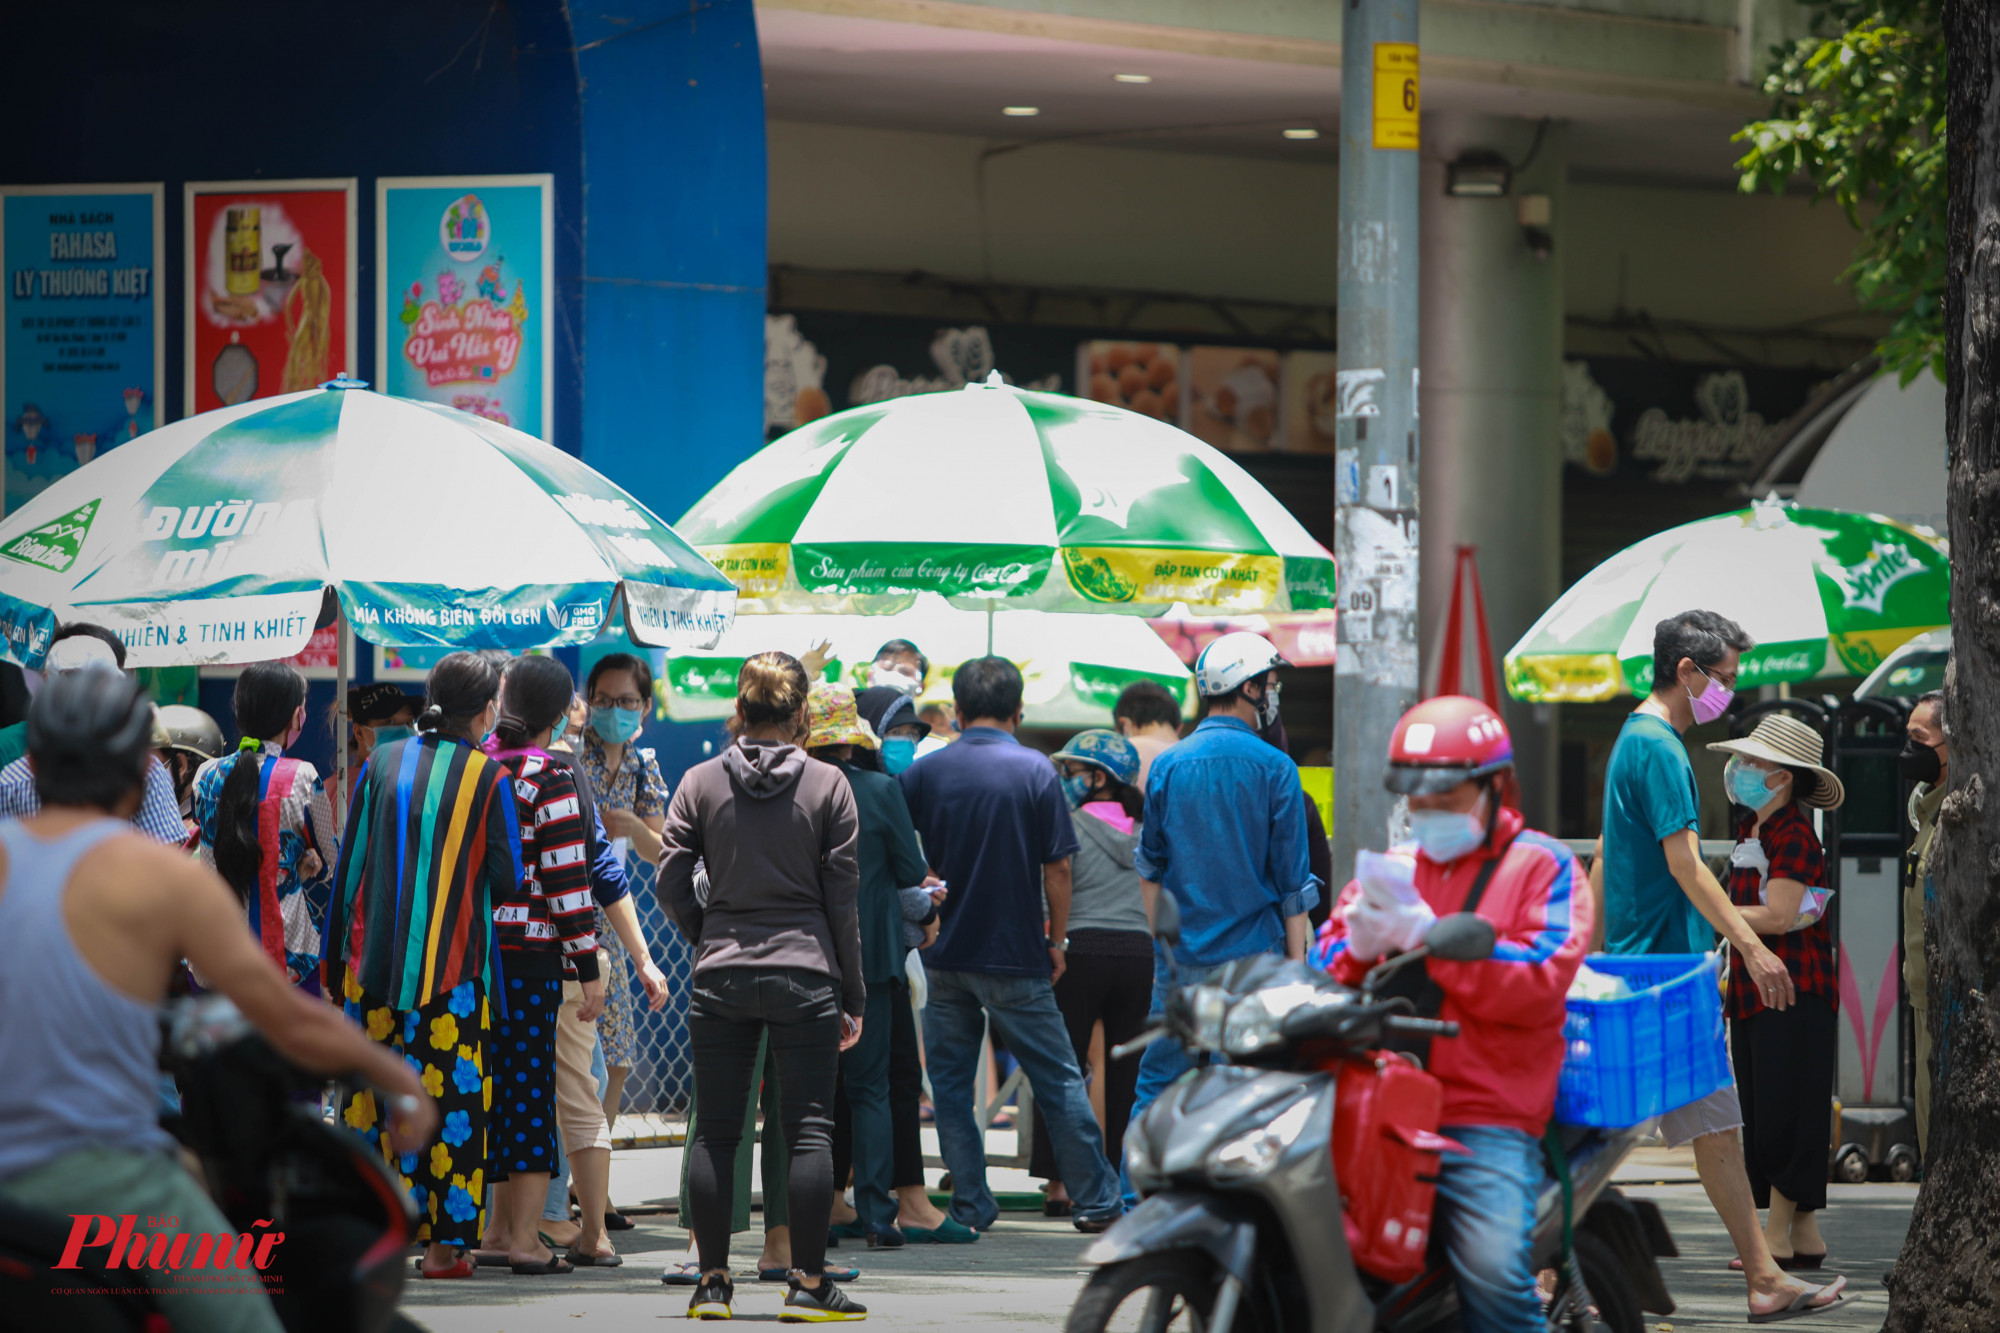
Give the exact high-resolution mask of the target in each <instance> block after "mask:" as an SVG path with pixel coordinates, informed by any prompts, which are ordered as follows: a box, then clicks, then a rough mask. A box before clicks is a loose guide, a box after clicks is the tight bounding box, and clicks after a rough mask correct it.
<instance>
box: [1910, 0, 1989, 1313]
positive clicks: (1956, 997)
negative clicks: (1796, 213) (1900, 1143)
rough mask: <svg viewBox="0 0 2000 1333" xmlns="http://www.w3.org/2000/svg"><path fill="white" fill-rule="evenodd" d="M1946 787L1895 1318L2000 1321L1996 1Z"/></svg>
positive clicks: (1953, 58) (1957, 220)
mask: <svg viewBox="0 0 2000 1333" xmlns="http://www.w3.org/2000/svg"><path fill="white" fill-rule="evenodd" d="M1945 52H1946V61H1947V68H1948V70H1949V79H1950V85H1949V98H1948V101H1947V105H1946V124H1947V126H1948V130H1947V133H1948V136H1949V151H1950V172H1951V195H1950V205H1949V208H1948V209H1947V212H1946V231H1947V236H1948V245H1949V268H1948V271H1947V276H1946V286H1945V336H1946V369H1947V372H1948V375H1947V381H1948V382H1947V386H1946V397H1945V401H1946V409H1945V437H1946V439H1947V441H1948V442H1949V449H1950V454H1949V457H1950V477H1949V480H1948V482H1947V486H1946V496H1945V507H1946V510H1947V512H1948V514H1949V515H1950V523H1951V625H1952V653H1951V665H1950V667H1949V669H1948V670H1947V671H1946V673H1945V718H1946V723H1947V726H1948V728H1949V738H1950V750H1949V753H1950V755H1951V772H1950V779H1951V781H1950V789H1949V791H1948V793H1947V795H1946V796H1945V800H1944V806H1943V809H1942V810H1941V811H1940V813H1939V817H1938V850H1937V852H1936V855H1935V865H1934V874H1935V883H1936V897H1935V900H1934V902H1933V903H1932V905H1931V908H1930V910H1929V914H1928V917H1927V919H1926V921H1925V924H1924V941H1925V952H1926V953H1927V955H1928V960H1927V961H1928V963H1929V966H1930V975H1931V991H1930V994H1931V1008H1930V1021H1931V1032H1932V1038H1933V1042H1934V1044H1935V1054H1934V1057H1933V1058H1934V1059H1935V1061H1936V1066H1935V1070H1936V1078H1935V1081H1934V1083H1933V1084H1932V1094H1931V1151H1930V1160H1929V1161H1928V1162H1926V1163H1925V1171H1924V1185H1923V1190H1922V1192H1921V1193H1919V1194H1918V1196H1917V1206H1916V1212H1915V1213H1914V1215H1913V1216H1912V1217H1911V1219H1910V1234H1909V1238H1908V1239H1907V1240H1906V1241H1905V1242H1904V1245H1903V1254H1902V1258H1901V1259H1900V1260H1898V1262H1897V1264H1896V1267H1895V1269H1894V1270H1893V1271H1892V1272H1891V1274H1890V1279H1889V1292H1890V1295H1889V1318H1888V1321H1887V1323H1886V1324H1885V1325H1884V1328H1885V1329H1891V1330H1896V1333H1903V1331H1904V1330H1908V1331H1909V1333H1916V1331H1917V1330H1924V1331H1925V1333H1957V1330H1967V1331H1968V1333H1970V1331H1972V1330H1978V1331H1979V1333H1988V1331H1989V1330H1993V1329H1996V1328H2000V790H1996V791H1995V792H1993V793H1992V794H1991V795H1988V794H1987V792H1986V781H1985V778H1986V774H1988V773H2000V767H1996V765H1995V762H1994V761H1995V759H1996V758H2000V397H1996V395H2000V3H1995V0H1950V2H1949V3H1948V4H1947V5H1946V8H1945Z"/></svg>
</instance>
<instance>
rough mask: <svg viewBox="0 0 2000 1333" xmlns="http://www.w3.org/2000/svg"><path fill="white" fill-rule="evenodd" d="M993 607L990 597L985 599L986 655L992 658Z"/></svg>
mask: <svg viewBox="0 0 2000 1333" xmlns="http://www.w3.org/2000/svg"><path fill="white" fill-rule="evenodd" d="M993 606H994V602H993V599H992V598H991V597H989V598H987V599H986V655H987V656H988V657H991V656H993Z"/></svg>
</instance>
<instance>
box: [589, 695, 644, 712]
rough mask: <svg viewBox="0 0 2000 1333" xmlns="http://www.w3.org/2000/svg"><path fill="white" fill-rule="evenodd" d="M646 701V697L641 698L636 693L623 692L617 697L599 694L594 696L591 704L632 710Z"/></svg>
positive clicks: (598, 706)
mask: <svg viewBox="0 0 2000 1333" xmlns="http://www.w3.org/2000/svg"><path fill="white" fill-rule="evenodd" d="M645 702H646V701H645V700H644V699H641V698H640V697H639V696H638V695H636V694H621V695H619V696H618V697H617V698H616V699H609V698H606V697H605V696H604V695H601V694H599V695H594V696H592V698H591V700H590V706H591V707H592V708H623V709H625V710H627V711H630V710H632V709H634V708H638V707H641V706H642V705H644V704H645Z"/></svg>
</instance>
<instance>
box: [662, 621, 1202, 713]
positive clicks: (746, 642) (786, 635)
mask: <svg viewBox="0 0 2000 1333" xmlns="http://www.w3.org/2000/svg"><path fill="white" fill-rule="evenodd" d="M988 629H989V624H988V618H987V617H986V616H983V615H981V614H979V613H978V612H975V611H960V610H957V609H955V608H954V607H952V606H950V605H948V604H947V603H946V602H945V601H944V599H943V598H941V597H939V596H938V595H937V594H935V593H923V594H920V595H919V596H918V598H917V604H916V606H914V607H912V608H911V609H910V610H908V611H904V612H901V613H899V614H897V615H890V616H861V615H829V616H821V615H799V616H784V615H779V616H741V617H739V618H738V619H737V621H736V623H735V624H734V625H732V626H731V627H730V628H729V630H728V632H726V633H725V634H724V635H723V636H722V640H721V642H719V643H717V644H716V645H715V647H714V648H712V649H709V650H708V651H706V652H681V653H675V654H673V655H671V656H669V657H668V658H667V663H666V670H665V671H664V672H662V673H661V677H660V683H661V690H660V692H661V696H662V699H663V700H664V702H665V704H666V709H667V715H668V716H669V717H672V718H674V719H675V720H676V721H681V722H691V721H713V720H715V719H718V718H723V717H727V716H728V715H729V714H730V713H731V712H732V711H734V709H735V707H736V675H737V673H738V672H739V671H741V670H742V669H743V662H744V659H746V658H748V657H750V656H752V655H754V654H756V653H761V652H769V651H771V650H773V649H776V650H778V651H780V652H787V653H790V654H792V655H793V656H794V657H803V656H805V654H806V651H807V649H809V648H812V647H814V646H816V645H818V644H820V643H825V642H830V643H832V645H833V650H832V651H833V656H832V659H831V660H830V661H829V663H828V667H827V679H829V680H839V681H842V682H844V683H846V684H848V685H852V686H853V687H854V688H855V689H857V690H859V689H862V688H864V687H865V686H866V685H867V683H868V668H869V666H870V664H872V663H873V662H874V660H875V652H876V650H877V649H878V648H880V647H881V646H882V645H883V644H884V643H886V642H887V641H889V640H890V639H908V640H910V641H911V642H913V643H915V644H916V645H917V646H918V647H920V648H921V649H923V651H924V654H925V655H926V656H927V657H928V658H929V659H930V664H931V675H930V682H929V687H928V688H927V689H926V690H925V692H924V694H923V696H922V698H921V699H920V700H919V703H920V704H931V703H941V704H943V705H944V706H945V707H946V708H950V707H951V706H952V704H951V677H952V673H953V672H954V671H956V670H957V669H958V667H959V665H960V664H961V663H963V662H966V661H969V660H971V659H972V658H975V657H979V656H982V655H984V654H985V653H986V652H987V638H986V636H987V632H988ZM991 629H992V631H993V634H994V645H993V646H994V650H995V651H997V652H998V653H999V654H1000V655H1001V656H1002V657H1005V658H1007V659H1008V660H1010V661H1012V662H1013V663H1014V664H1015V665H1016V666H1018V667H1020V668H1021V679H1022V686H1023V690H1022V696H1023V697H1022V703H1023V710H1024V713H1025V719H1024V720H1025V721H1026V723H1027V725H1028V726H1031V727H1103V726H1109V725H1110V722H1111V706H1112V705H1113V704H1115V703H1117V702H1118V696H1119V695H1120V694H1121V693H1123V692H1124V690H1125V687H1126V686H1128V685H1132V684H1136V683H1137V682H1139V681H1152V682H1154V683H1155V684H1158V685H1163V686H1165V687H1166V688H1167V689H1169V690H1171V691H1173V693H1174V695H1175V696H1176V697H1177V698H1179V699H1180V701H1181V707H1182V708H1183V710H1185V711H1188V712H1190V713H1191V712H1192V711H1193V708H1194V697H1193V693H1192V690H1191V689H1190V686H1191V684H1192V681H1193V677H1192V676H1191V675H1190V674H1189V672H1188V669H1187V668H1186V667H1185V666H1183V665H1182V664H1181V661H1180V659H1179V658H1178V657H1177V656H1175V654H1174V650H1173V649H1172V648H1171V647H1169V646H1168V645H1167V643H1166V642H1165V641H1164V640H1163V639H1161V638H1160V636H1159V635H1158V634H1157V633H1155V632H1154V631H1153V629H1152V627H1151V626H1149V625H1148V624H1147V623H1146V622H1145V621H1143V620H1140V619H1138V618H1136V617H1132V618H1127V617H1122V616H1083V615H1064V614H1061V613H1060V612H1051V611H1005V612H1002V613H1000V614H999V615H997V616H994V617H992V622H991Z"/></svg>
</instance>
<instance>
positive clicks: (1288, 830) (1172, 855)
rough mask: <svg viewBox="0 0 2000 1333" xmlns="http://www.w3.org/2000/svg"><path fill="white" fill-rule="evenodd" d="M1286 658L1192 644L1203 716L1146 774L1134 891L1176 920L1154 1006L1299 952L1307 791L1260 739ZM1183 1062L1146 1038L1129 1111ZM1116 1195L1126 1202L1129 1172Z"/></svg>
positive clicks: (1310, 903) (1273, 709)
mask: <svg viewBox="0 0 2000 1333" xmlns="http://www.w3.org/2000/svg"><path fill="white" fill-rule="evenodd" d="M1285 664H1286V663H1285V659H1284V658H1283V657H1281V656H1279V654H1278V650H1277V649H1276V648H1273V647H1272V646H1271V643H1270V640H1268V639H1266V638H1264V637H1263V636H1262V635H1258V634H1251V633H1248V632H1247V631H1245V632H1238V633H1235V634H1225V635H1223V636H1222V637H1221V638H1219V639H1217V640H1216V641H1215V642H1213V643H1211V644H1209V645H1208V647H1206V648H1204V649H1202V651H1201V656H1200V657H1198V658H1196V659H1195V667H1194V677H1195V688H1196V689H1197V690H1198V691H1199V692H1200V694H1201V696H1202V700H1203V702H1204V705H1205V707H1206V712H1207V716H1205V717H1204V718H1203V719H1202V721H1201V724H1200V725H1199V726H1197V727H1196V728H1195V729H1194V732H1193V733H1192V734H1191V735H1189V737H1188V738H1187V739H1186V740H1184V741H1182V742H1181V743H1180V744H1178V745H1176V746H1174V747H1173V748H1172V749H1170V750H1167V751H1165V752H1163V753H1162V754H1161V755H1160V757H1159V758H1157V759H1155V760H1154V761H1153V767H1152V771H1151V772H1149V773H1148V774H1147V776H1146V805H1145V817H1144V819H1143V821H1142V824H1143V828H1144V832H1143V833H1142V834H1141V835H1140V839H1139V852H1138V856H1137V858H1136V863H1137V867H1138V871H1139V875H1140V879H1141V884H1140V890H1141V893H1142V894H1143V895H1144V900H1145V904H1146V912H1147V916H1148V917H1149V918H1150V917H1151V915H1152V911H1153V904H1154V902H1155V901H1156V900H1157V899H1158V897H1159V893H1160V890H1161V889H1162V888H1165V889H1168V890H1169V891H1171V892H1172V893H1173V895H1174V899H1175V902H1176V903H1177V904H1178V905H1179V907H1180V917H1181V942H1180V944H1179V945H1177V946H1176V947H1175V949H1174V963H1173V965H1172V966H1171V967H1169V966H1168V964H1167V961H1166V957H1165V955H1164V954H1157V953H1156V956H1155V959H1154V967H1153V1003H1152V1012H1153V1013H1154V1014H1158V1013H1160V1012H1162V1011H1163V1010H1164V1008H1165V1006H1166V997H1167V994H1168V992H1169V991H1171V990H1172V989H1173V988H1174V987H1176V986H1181V985H1187V984H1192V983H1194V982H1196V981H1198V980H1199V979H1201V978H1203V977H1205V976H1207V975H1208V974H1209V973H1211V972H1213V971H1214V970H1216V969H1217V968H1220V967H1221V966H1223V965H1224V964H1225V963H1232V962H1235V961H1236V960H1237V959H1239V958H1249V957H1251V956H1253V955H1255V954H1260V953H1268V954H1280V953H1282V954H1283V955H1285V956H1286V957H1289V958H1304V957H1305V953H1306V945H1307V943H1308V941H1309V940H1310V938H1311V935H1310V930H1311V927H1310V925H1309V923H1308V921H1307V917H1306V914H1307V913H1308V912H1310V911H1311V910H1312V909H1313V907H1314V906H1315V905H1317V904H1318V902H1319V896H1320V884H1319V881H1318V880H1317V879H1315V878H1314V877H1313V873H1312V868H1311V861H1310V859H1309V857H1308V855H1307V850H1306V839H1307V834H1306V799H1305V792H1304V790H1303V789H1302V788H1301V787H1300V786H1299V770H1298V768H1297V767H1296V766H1295V765H1294V764H1293V763H1292V761H1291V760H1290V759H1289V758H1288V757H1286V756H1285V754H1284V753H1283V752H1282V751H1280V750H1279V749H1278V748H1277V747H1276V746H1275V745H1273V744H1270V743H1268V742H1267V741H1265V740H1264V738H1263V732H1264V731H1265V730H1266V729H1268V728H1270V727H1272V726H1274V725H1275V724H1276V723H1277V720H1278V706H1279V687H1278V675H1277V671H1278V668H1279V667H1281V666H1284V665H1285ZM1189 1067H1190V1066H1189V1062H1188V1057H1187V1053H1186V1052H1185V1051H1183V1050H1182V1049H1181V1047H1180V1044H1179V1043H1178V1042H1171V1041H1156V1042H1154V1043H1153V1044H1152V1045H1151V1046H1148V1047H1147V1048H1146V1053H1145V1055H1144V1057H1142V1059H1141V1061H1140V1064H1139V1087H1138V1092H1137V1094H1136V1096H1135V1098H1134V1102H1133V1106H1132V1117H1133V1119H1134V1120H1136V1119H1137V1118H1138V1117H1139V1116H1142V1115H1144V1114H1145V1113H1146V1108H1147V1107H1148V1106H1150V1105H1152V1102H1153V1099H1154V1098H1155V1097H1157V1096H1159V1095H1160V1093H1161V1091H1162V1090H1163V1089H1165V1088H1166V1086H1167V1085H1168V1084H1169V1083H1172V1082H1173V1081H1174V1080H1175V1079H1177V1078H1179V1077H1180V1076H1181V1074H1183V1073H1184V1072H1186V1070H1187V1069H1188V1068H1189ZM1120 1170H1121V1172H1122V1171H1123V1167H1122V1165H1121V1167H1120ZM1126 1202H1127V1203H1128V1204H1132V1203H1136V1197H1135V1196H1134V1195H1133V1194H1132V1192H1131V1189H1130V1182H1129V1180H1128V1181H1127V1182H1126Z"/></svg>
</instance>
